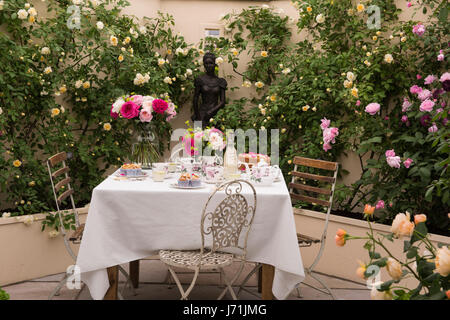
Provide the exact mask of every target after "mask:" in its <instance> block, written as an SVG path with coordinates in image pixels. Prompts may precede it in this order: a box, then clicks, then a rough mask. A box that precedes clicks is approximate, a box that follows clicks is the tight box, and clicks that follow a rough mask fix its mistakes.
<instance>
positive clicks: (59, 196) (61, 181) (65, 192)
mask: <svg viewBox="0 0 450 320" xmlns="http://www.w3.org/2000/svg"><path fill="white" fill-rule="evenodd" d="M66 160H67V153H66V152H60V153H57V154H55V155H54V156H52V157H50V158H48V160H47V168H48V174H49V176H50V182H51V184H52V190H53V195H54V197H55V203H56V208H57V210H58V211H57V213H58V216H59V221H60V227H61V233H62V234H63V236H64V238H66V234H67V232H66V229H65V228H64V223H63V216H62V212H61V205H62V203H63V201H65V200H66V199H67V198H70V203H71V205H72V213H73V214H74V217H75V225H76V227H77V228H78V227H79V226H80V222H79V219H78V212H77V210H76V207H75V202H74V200H73V194H74V190H73V189H72V187H71V186H70V182H71V181H72V179H71V178H70V177H69V174H68V172H69V170H70V169H69V167H68V166H67V165H66ZM60 165H61V166H60ZM57 166H60V168H58V169H56V170H55V167H57ZM52 169H53V170H54V171H53V172H52Z"/></svg>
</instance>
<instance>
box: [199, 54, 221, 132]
mask: <svg viewBox="0 0 450 320" xmlns="http://www.w3.org/2000/svg"><path fill="white" fill-rule="evenodd" d="M203 66H204V67H205V72H206V73H205V74H204V75H202V76H199V77H197V78H195V81H194V86H195V92H194V115H192V120H193V121H201V122H202V127H205V126H206V125H208V123H209V120H210V119H211V118H213V117H214V116H215V115H216V113H217V111H219V109H220V108H222V107H224V106H225V91H226V90H227V81H226V80H225V79H224V78H219V77H218V76H216V74H215V68H216V56H215V55H214V54H213V53H210V52H207V53H206V54H205V55H204V56H203ZM199 97H201V103H200V104H199Z"/></svg>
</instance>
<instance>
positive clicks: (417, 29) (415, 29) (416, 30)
mask: <svg viewBox="0 0 450 320" xmlns="http://www.w3.org/2000/svg"><path fill="white" fill-rule="evenodd" d="M412 32H413V33H414V34H416V35H418V36H419V37H421V36H422V35H423V34H424V33H425V26H424V25H423V24H421V23H418V24H416V25H415V26H413V30H412Z"/></svg>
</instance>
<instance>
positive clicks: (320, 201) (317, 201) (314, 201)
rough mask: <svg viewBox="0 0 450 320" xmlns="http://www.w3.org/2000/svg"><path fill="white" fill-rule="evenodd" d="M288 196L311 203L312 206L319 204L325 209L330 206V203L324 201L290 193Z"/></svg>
mask: <svg viewBox="0 0 450 320" xmlns="http://www.w3.org/2000/svg"><path fill="white" fill-rule="evenodd" d="M290 195H291V198H292V199H296V200H301V201H306V202H309V203H312V204H320V205H322V206H325V207H328V206H329V205H330V202H329V201H326V200H322V199H317V198H313V197H308V196H304V195H300V194H295V193H290Z"/></svg>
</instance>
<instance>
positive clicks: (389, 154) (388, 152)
mask: <svg viewBox="0 0 450 320" xmlns="http://www.w3.org/2000/svg"><path fill="white" fill-rule="evenodd" d="M388 157H395V151H394V149H391V150H387V151H386V158H388Z"/></svg>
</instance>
